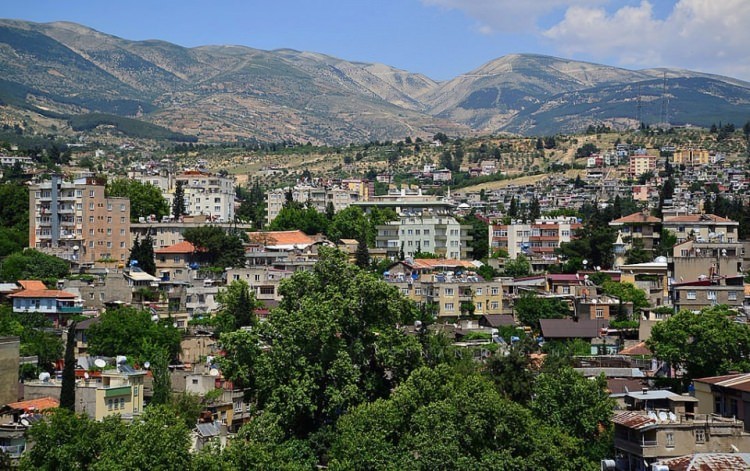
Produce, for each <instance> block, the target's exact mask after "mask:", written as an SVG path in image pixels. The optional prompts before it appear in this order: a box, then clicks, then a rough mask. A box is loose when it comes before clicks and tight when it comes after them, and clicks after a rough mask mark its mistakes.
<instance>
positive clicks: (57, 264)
mask: <svg viewBox="0 0 750 471" xmlns="http://www.w3.org/2000/svg"><path fill="white" fill-rule="evenodd" d="M1 263H2V265H0V280H2V281H8V282H15V281H18V280H45V281H50V282H56V281H57V280H58V279H60V278H65V277H66V276H67V275H68V272H69V271H70V265H69V264H68V262H66V261H65V260H63V259H61V258H58V257H55V256H53V255H47V254H45V253H42V252H39V251H38V250H34V249H26V250H24V251H23V252H16V253H13V254H11V255H8V256H7V257H5V259H4V260H2V262H1Z"/></svg>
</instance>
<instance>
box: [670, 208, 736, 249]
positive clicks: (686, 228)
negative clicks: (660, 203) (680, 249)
mask: <svg viewBox="0 0 750 471" xmlns="http://www.w3.org/2000/svg"><path fill="white" fill-rule="evenodd" d="M662 225H663V227H664V229H668V230H670V231H672V232H673V233H674V234H675V236H676V237H677V242H684V241H686V240H687V239H691V238H692V239H694V240H696V241H697V242H719V243H725V242H726V243H730V244H732V243H735V242H737V241H738V240H739V223H738V222H737V221H732V220H731V219H727V218H723V217H721V216H716V215H715V214H685V215H680V216H665V217H664V221H663V222H662Z"/></svg>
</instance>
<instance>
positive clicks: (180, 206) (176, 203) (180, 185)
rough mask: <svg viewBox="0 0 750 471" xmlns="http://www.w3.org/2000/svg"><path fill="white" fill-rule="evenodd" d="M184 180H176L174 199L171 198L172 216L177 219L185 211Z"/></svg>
mask: <svg viewBox="0 0 750 471" xmlns="http://www.w3.org/2000/svg"><path fill="white" fill-rule="evenodd" d="M184 186H185V182H184V181H182V180H178V181H177V185H176V186H175V189H174V199H173V200H172V216H174V218H175V219H179V218H180V217H181V216H183V215H184V214H185V213H186V212H187V211H186V209H185V188H184Z"/></svg>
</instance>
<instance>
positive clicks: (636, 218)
mask: <svg viewBox="0 0 750 471" xmlns="http://www.w3.org/2000/svg"><path fill="white" fill-rule="evenodd" d="M660 222H661V219H659V218H657V217H654V216H651V215H650V214H648V213H644V212H641V211H639V212H637V213H633V214H628V215H627V216H623V217H621V218H619V219H615V220H614V221H612V222H610V224H658V223H660Z"/></svg>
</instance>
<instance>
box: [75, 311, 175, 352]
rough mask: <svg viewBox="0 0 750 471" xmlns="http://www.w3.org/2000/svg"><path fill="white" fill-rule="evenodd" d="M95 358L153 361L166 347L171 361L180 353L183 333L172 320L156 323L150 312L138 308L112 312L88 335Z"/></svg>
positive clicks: (93, 326)
mask: <svg viewBox="0 0 750 471" xmlns="http://www.w3.org/2000/svg"><path fill="white" fill-rule="evenodd" d="M86 336H87V340H88V349H89V353H91V354H92V355H104V356H110V357H113V356H116V355H127V356H131V357H134V358H135V359H136V360H137V361H140V362H144V361H151V358H149V357H150V356H151V354H152V353H154V350H155V349H159V348H164V349H166V351H167V352H168V354H169V357H170V359H171V358H176V357H177V355H178V353H179V352H180V340H181V335H180V331H179V330H177V328H176V327H174V326H173V325H172V322H171V321H159V322H154V321H152V320H151V315H150V313H149V312H148V311H146V310H141V309H136V308H134V307H119V308H115V309H108V310H107V311H105V312H104V313H103V314H101V315H100V316H99V322H97V323H95V324H93V325H91V327H89V329H88V332H87V334H86Z"/></svg>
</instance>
